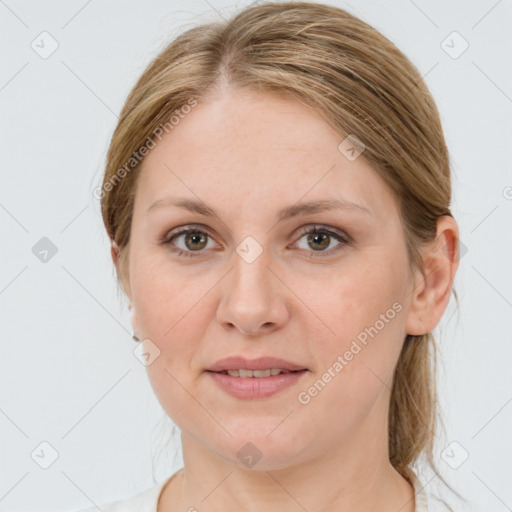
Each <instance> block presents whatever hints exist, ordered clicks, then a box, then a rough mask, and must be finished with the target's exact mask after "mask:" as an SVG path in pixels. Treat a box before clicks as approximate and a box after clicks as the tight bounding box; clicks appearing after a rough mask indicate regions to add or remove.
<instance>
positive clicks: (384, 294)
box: [113, 90, 458, 512]
mask: <svg viewBox="0 0 512 512" xmlns="http://www.w3.org/2000/svg"><path fill="white" fill-rule="evenodd" d="M343 138H344V137H341V136H340V135H339V134H338V133H337V132H336V131H334V130H333V129H332V128H331V127H330V126H329V124H327V123H326V122H325V121H324V120H323V119H322V118H321V117H320V116H319V115H318V114H317V113H316V112H315V111H314V110H313V109H311V108H309V107H307V106H305V105H303V104H301V103H298V102H295V101H293V100H291V99H285V98H283V97H279V96H274V95H268V94H265V95H262V94H261V93H256V92H249V91H247V90H245V91H240V90H224V91H223V92H222V93H219V94H217V95H216V96H215V97H213V98H210V99H209V100H208V101H206V102H200V103H199V104H198V105H197V106H196V107H195V108H194V109H192V111H191V113H189V114H188V115H187V116H186V117H185V118H184V119H182V120H181V121H180V123H179V124H178V125H177V126H176V127H175V128H174V129H173V130H172V131H171V132H170V133H169V134H168V135H165V137H164V138H163V140H162V141H161V142H159V143H158V144H157V146H156V147H155V148H154V149H152V150H151V152H150V153H149V154H148V156H147V157H146V159H145V161H144V163H143V167H142V170H141V174H140V176H139V181H138V187H137V192H136V197H135V205H134V213H133V219H132V226H131V238H130V240H131V241H130V245H129V268H128V270H127V275H125V276H124V283H125V288H126V290H127V293H128V295H129V299H130V302H131V312H132V324H133V327H134V330H135V332H136V333H137V334H138V335H139V337H141V338H147V339H149V340H151V343H153V344H154V345H156V346H157V347H158V349H159V350H160V355H159V357H157V358H156V359H155V360H154V362H153V363H152V364H150V365H149V366H148V367H147V371H148V376H149V379H150V382H151V385H152V387H153V389H154V391H155V393H156V395H157V397H158V399H159V401H160V403H161V404H162V406H163V408H164V409H165V411H166V413H167V414H168V415H169V416H170V417H171V419H172V420H173V421H174V422H175V423H176V424H177V425H178V426H179V428H180V430H181V432H182V446H183V457H184V463H185V464H184V469H183V471H181V472H179V473H177V474H176V475H175V477H174V478H172V479H171V480H170V482H169V483H168V484H167V485H166V486H165V488H164V491H163V493H162V495H161V497H160V500H159V504H158V510H159V512H162V511H170V510H188V509H189V507H196V508H197V509H199V510H201V511H214V510H215V511H217V510H219V511H220V510H223V511H225V510H248V511H263V510H265V511H267V512H268V511H273V510H275V511H278V510H279V511H280V512H283V511H284V512H287V511H290V512H291V511H297V510H300V509H301V507H303V508H304V509H306V510H308V511H324V510H350V511H351V512H363V511H365V512H368V511H370V510H371V511H373V510H379V511H381V512H387V511H389V512H391V511H393V512H396V511H397V510H401V512H413V511H414V508H415V505H414V495H413V489H412V487H411V485H410V484H409V483H408V482H407V481H406V480H405V479H404V478H403V477H402V476H401V475H400V474H399V473H398V472H396V471H395V470H394V468H393V467H392V466H391V464H390V462H389V457H388V444H387V443H388V438H387V429H388V425H387V415H388V407H389V397H390V388H391V383H392V376H393V372H394V368H395V365H396V362H397V360H398V356H399V353H400V350H401V347H402V344H403V341H404V338H405V336H406V334H423V333H425V332H428V331H431V330H432V329H433V328H434V327H435V326H436V325H437V323H438V322H439V320H440V318H441V316H442V314H443V312H444V310H445V308H446V305H447V303H448V300H449V297H450V292H451V287H452V282H453V278H454V275H455V272H456V270H457V265H458V263H457V261H458V260H457V257H456V254H455V253H456V250H455V245H454V244H455V241H456V240H457V239H458V230H457V224H456V223H455V221H454V220H453V219H452V218H451V217H441V218H440V219H439V222H438V231H437V235H438V236H437V239H436V242H435V243H433V244H431V245H429V246H426V247H425V248H424V249H423V260H424V262H425V268H426V276H427V278H426V279H425V277H424V275H422V273H421V272H420V271H419V270H412V269H410V267H409V262H408V258H407V253H406V245H405V238H404V233H403V229H402V224H401V222H400V219H399V216H398V210H397V204H396V201H395V199H394V196H393V194H392V191H391V189H389V187H388V186H387V184H386V183H385V182H384V181H383V179H382V178H381V177H380V176H379V175H378V174H377V172H376V171H375V170H374V169H372V167H370V165H369V164H368V163H367V162H366V161H365V159H364V153H363V155H362V156H360V157H359V158H357V159H356V160H354V161H349V160H348V159H347V158H346V157H345V155H344V154H342V153H341V152H340V151H339V150H338V145H339V144H340V142H341V141H342V140H343ZM178 196H184V197H187V198H190V199H195V200H197V199H200V200H202V201H204V202H205V203H206V204H207V205H209V206H210V207H211V208H213V209H214V210H215V211H216V212H217V214H218V216H217V217H215V216H214V217H205V216H203V215H200V214H198V213H192V212H188V211H186V210H184V209H181V208H178V207H175V206H168V207H160V208H154V209H153V210H152V211H151V212H149V213H148V212H147V209H148V207H149V206H150V205H151V204H152V203H153V202H154V201H156V200H158V199H161V198H166V197H173V198H175V197H178ZM327 198H338V199H340V198H343V199H345V200H348V201H352V202H354V203H357V204H359V205H362V206H364V207H365V208H367V209H368V210H369V212H366V213H364V212H361V211H357V210H354V209H352V210H350V209H343V210H332V211H324V212H320V213H315V214H308V215H300V216H298V217H295V218H291V219H288V220H285V221H282V222H277V220H276V214H277V212H278V211H279V210H280V209H281V208H284V207H287V206H290V205H294V204H296V203H297V202H299V201H300V202H304V201H311V200H318V199H327ZM193 223H196V224H197V223H200V224H203V226H202V228H201V229H203V230H204V231H206V233H207V235H208V236H207V237H206V239H205V240H203V242H202V244H201V240H200V241H199V243H198V242H197V238H196V239H195V241H193V240H192V241H191V240H188V244H187V243H186V242H187V239H186V235H181V236H178V237H177V238H175V239H174V244H175V247H178V248H180V249H181V250H183V251H188V252H192V253H193V256H192V257H186V256H178V254H177V253H175V252H172V250H171V246H169V245H162V244H160V243H159V240H161V239H162V238H164V237H166V236H167V235H169V234H171V231H172V230H175V228H177V227H180V226H187V225H189V224H193ZM314 225H320V226H321V227H324V228H327V229H333V228H334V231H336V229H338V230H340V231H341V232H342V233H346V234H347V235H348V236H349V237H350V239H351V241H350V242H349V243H347V244H343V243H342V242H341V244H342V245H341V250H336V249H339V248H340V245H339V244H340V242H339V241H337V240H336V239H335V238H334V237H330V238H327V241H326V242H325V244H326V248H324V249H322V244H321V241H320V242H319V241H318V239H317V240H316V242H315V240H313V241H311V240H310V241H309V242H308V235H303V234H301V232H300V230H301V228H304V227H305V228H308V227H313V226H314ZM196 229H197V226H196ZM249 236H250V237H253V238H254V239H255V240H256V241H257V243H258V244H259V245H260V246H261V248H262V250H263V252H262V253H261V255H260V256H259V257H258V258H257V259H256V260H255V261H253V262H252V263H248V262H247V261H245V260H244V259H243V258H242V257H240V256H239V255H238V253H237V252H236V248H237V246H238V245H239V244H240V243H241V242H242V241H243V240H244V239H245V238H246V237H249ZM169 237H170V235H169V236H168V237H167V238H169ZM194 243H195V244H196V245H194ZM197 247H199V252H198V250H197V249H196V251H194V248H197ZM194 254H195V256H194ZM113 258H114V262H117V261H118V259H117V253H115V252H113ZM395 302H398V303H400V304H401V306H402V309H401V311H400V312H399V313H397V314H396V315H395V316H394V318H393V319H392V320H389V322H387V323H386V324H385V327H384V328H382V329H381V330H380V331H379V332H378V334H377V335H376V336H375V337H374V338H373V339H372V338H370V339H369V341H368V344H367V345H366V346H364V347H363V348H362V350H361V351H360V352H358V353H357V355H355V356H354V357H353V359H352V360H351V361H350V362H348V364H347V365H346V366H344V368H343V370H342V371H340V372H339V373H337V374H336V377H335V378H332V379H331V381H330V382H329V383H328V384H327V385H326V386H325V387H324V388H323V389H322V391H321V392H319V393H318V394H317V395H316V396H315V397H313V398H311V400H310V401H309V403H307V404H302V403H300V402H299V400H298V398H297V396H298V393H299V392H301V391H304V390H308V388H309V387H310V386H312V384H313V383H314V382H315V381H317V380H318V379H319V378H321V377H322V375H323V374H324V373H325V372H326V371H327V369H328V368H329V367H332V365H333V363H334V362H335V361H336V359H337V357H338V356H339V355H343V354H344V353H345V352H346V350H348V349H349V348H350V346H351V343H352V341H353V340H354V339H356V336H357V335H358V334H359V333H361V331H364V329H365V327H369V326H372V325H374V324H375V322H376V321H377V320H378V319H379V318H381V317H380V315H381V314H385V312H386V311H387V310H389V309H390V308H391V307H392V305H393V303H395ZM145 343H147V342H145ZM229 355H244V356H246V357H248V358H256V357H260V356H263V355H272V356H276V357H281V358H283V359H287V360H289V361H291V362H293V363H297V364H300V365H302V366H304V367H306V368H308V370H309V371H308V373H307V374H306V375H305V376H303V377H302V380H301V381H300V382H299V383H298V384H297V385H294V386H292V387H291V388H288V389H286V390H284V391H281V392H280V393H278V394H276V395H274V396H272V397H269V398H265V399H259V400H241V399H237V398H234V397H232V396H230V395H228V394H226V393H225V392H224V391H222V390H221V389H220V388H219V387H218V386H217V385H216V384H215V383H214V382H213V381H212V379H211V377H210V376H209V375H208V374H207V373H205V372H204V370H205V369H206V368H208V367H209V366H210V365H211V364H213V363H214V362H216V361H217V360H218V359H220V358H223V357H226V356H229ZM247 442H251V443H253V444H254V445H255V446H256V447H257V449H258V450H259V452H261V459H260V460H259V461H258V462H257V463H256V464H255V465H254V466H253V467H252V468H248V467H246V466H245V465H244V464H243V463H242V462H241V461H240V460H239V459H238V457H237V452H238V450H240V448H242V447H243V446H244V445H245V444H246V443H247ZM203 498H205V499H204V501H201V500H203ZM191 510H192V509H191Z"/></svg>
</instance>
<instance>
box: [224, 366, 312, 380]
mask: <svg viewBox="0 0 512 512" xmlns="http://www.w3.org/2000/svg"><path fill="white" fill-rule="evenodd" d="M305 371H306V369H304V370H294V371H292V370H283V369H281V368H267V369H266V370H247V369H245V368H240V369H239V370H223V371H220V372H214V373H220V374H222V375H229V376H230V377H238V378H242V379H265V378H267V377H275V376H276V375H281V374H283V373H297V372H305Z"/></svg>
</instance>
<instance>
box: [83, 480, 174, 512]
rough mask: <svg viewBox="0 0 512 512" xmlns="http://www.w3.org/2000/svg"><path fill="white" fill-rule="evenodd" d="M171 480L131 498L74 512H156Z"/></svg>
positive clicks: (159, 483)
mask: <svg viewBox="0 0 512 512" xmlns="http://www.w3.org/2000/svg"><path fill="white" fill-rule="evenodd" d="M173 476H174V475H173ZM171 478H172V476H171V477H169V478H167V479H165V480H163V481H161V482H158V483H157V484H156V485H154V486H152V487H150V488H149V489H146V490H145V491H143V492H141V493H139V494H136V495H135V496H132V497H130V498H127V499H122V500H117V501H110V502H108V503H103V504H99V505H98V506H93V507H89V508H84V509H80V510H76V511H74V512H98V510H101V511H102V512H156V510H157V504H158V498H159V497H160V494H161V492H162V490H163V488H164V486H165V484H166V483H167V482H168V481H169V480H170V479H171Z"/></svg>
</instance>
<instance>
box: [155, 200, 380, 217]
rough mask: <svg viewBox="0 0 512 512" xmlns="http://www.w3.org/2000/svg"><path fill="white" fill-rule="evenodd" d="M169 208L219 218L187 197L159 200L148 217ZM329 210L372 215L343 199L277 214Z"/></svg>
mask: <svg viewBox="0 0 512 512" xmlns="http://www.w3.org/2000/svg"><path fill="white" fill-rule="evenodd" d="M168 206H176V207H178V208H184V209H185V210H188V211H190V212H193V213H198V214H199V215H204V216H205V217H218V215H217V213H216V212H215V210H213V209H212V208H210V207H209V206H208V205H207V204H205V203H204V202H202V201H196V200H195V199H189V198H186V197H177V198H163V199H159V200H157V201H155V202H154V203H152V204H151V205H150V206H149V208H148V209H147V210H146V215H147V214H148V213H149V212H150V211H152V210H155V209H157V208H162V207H168ZM327 210H348V211H355V212H361V213H365V214H369V215H371V214H372V213H371V212H370V210H368V208H366V207H365V206H362V205H359V204H356V203H353V202H351V201H346V200H342V199H321V200H318V201H309V202H303V203H296V204H294V205H292V206H288V207H286V208H283V209H282V210H280V211H279V212H278V213H277V220H278V221H279V222H281V221H283V220H287V219H290V218H293V217H297V216H299V215H313V214H315V213H319V212H323V211H327ZM219 218H220V217H219Z"/></svg>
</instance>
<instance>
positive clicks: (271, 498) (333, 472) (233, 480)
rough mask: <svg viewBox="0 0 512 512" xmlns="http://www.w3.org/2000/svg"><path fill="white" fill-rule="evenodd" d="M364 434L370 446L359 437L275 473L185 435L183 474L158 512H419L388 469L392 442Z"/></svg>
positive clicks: (409, 490) (401, 481) (408, 488)
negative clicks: (241, 463) (221, 453)
mask: <svg viewBox="0 0 512 512" xmlns="http://www.w3.org/2000/svg"><path fill="white" fill-rule="evenodd" d="M359 434H360V436H361V438H364V440H365V443H366V444H365V443H360V442H358V438H357V434H355V436H356V438H353V437H352V436H351V437H350V442H348V443H347V446H343V447H340V449H337V450H330V452H329V453H327V454H323V455H322V456H321V457H320V456H319V457H318V458H316V459H311V458H310V459H308V460H307V461H303V462H299V463H297V464H294V465H293V466H288V467H286V468H281V469H271V470H256V469H255V468H253V469H246V468H241V467H239V466H238V465H235V464H233V463H231V462H229V461H226V460H225V459H221V458H219V457H217V456H216V455H215V454H213V453H212V452H211V451H210V450H207V449H205V448H204V447H203V446H201V445H199V444H198V443H196V442H195V440H194V439H193V438H191V437H190V436H188V435H187V434H182V446H183V458H184V463H185V464H184V468H183V470H181V471H180V472H179V473H178V474H176V476H175V477H174V478H173V479H172V480H171V481H170V482H169V484H168V485H167V486H166V487H165V489H164V490H163V492H162V495H161V498H160V501H159V506H158V512H168V511H171V510H177V509H180V510H195V509H197V510H201V511H203V512H217V511H225V510H245V511H248V512H260V511H261V512H263V511H265V512H272V511H279V512H296V511H297V510H299V509H300V508H302V509H303V510H308V511H313V510H314V511H315V512H317V511H318V512H324V511H326V512H327V511H329V512H330V511H332V510H350V511H351V512H370V511H374V510H379V512H396V511H397V510H400V512H414V510H415V501H414V491H413V488H412V486H411V485H410V484H409V482H408V481H407V480H406V479H405V478H404V477H402V476H401V475H400V474H399V473H398V472H397V471H396V470H395V469H394V468H393V467H392V466H391V464H390V463H389V459H388V456H387V437H385V438H383V439H378V438H373V441H371V442H368V439H372V438H371V437H367V434H368V433H364V432H360V433H359ZM383 443H384V449H382V448H383V446H382V445H383ZM379 454H381V455H379Z"/></svg>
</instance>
